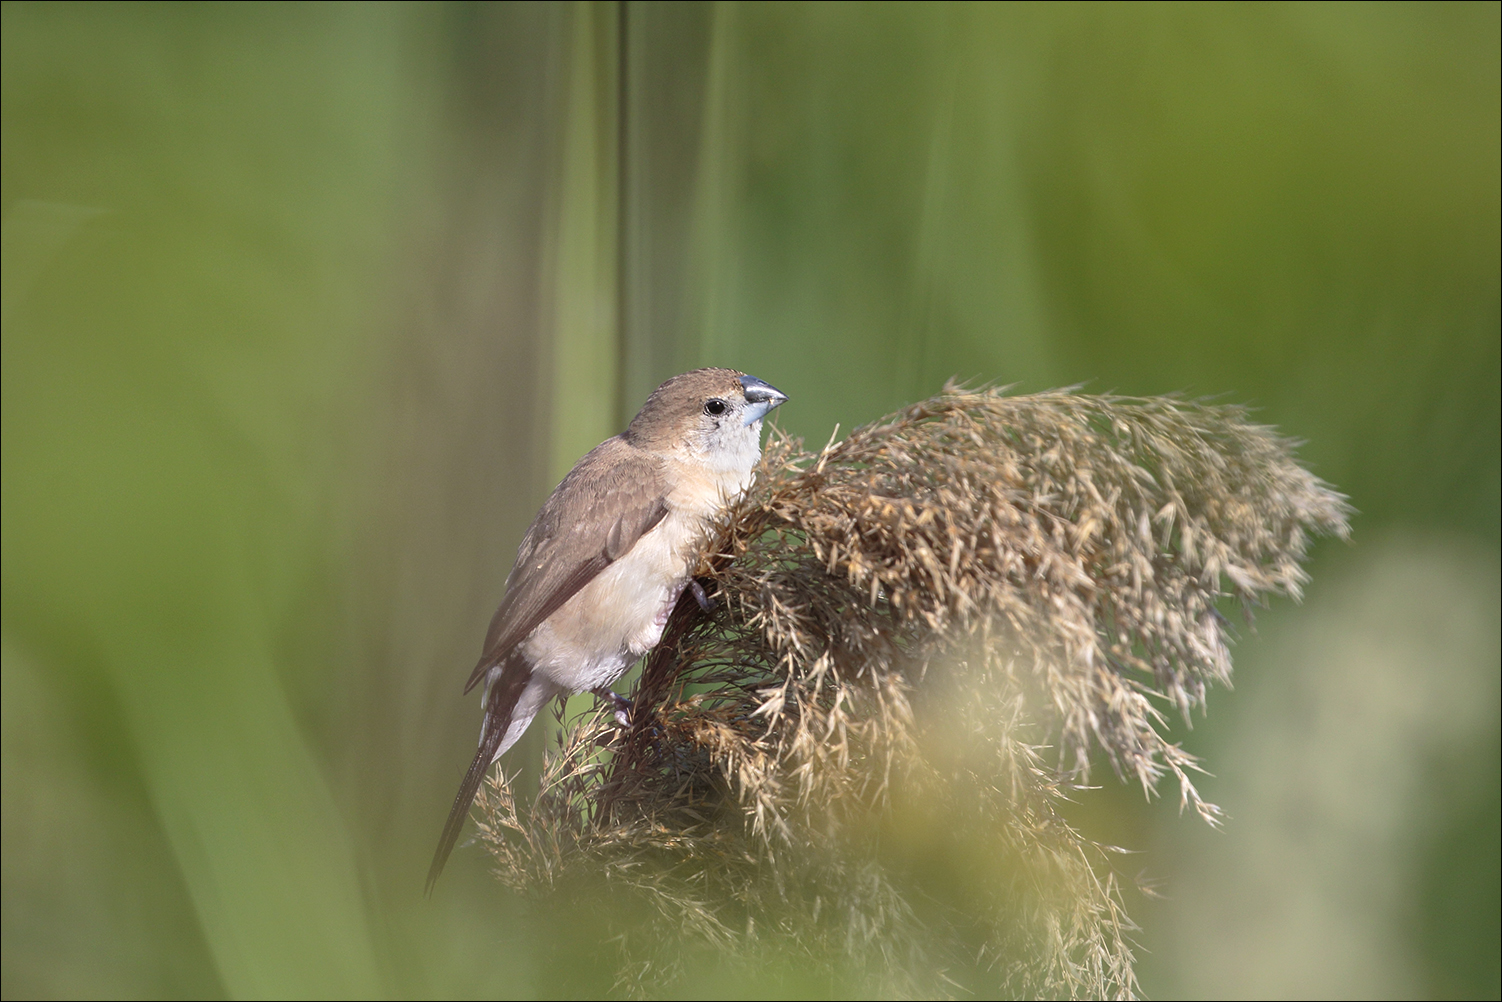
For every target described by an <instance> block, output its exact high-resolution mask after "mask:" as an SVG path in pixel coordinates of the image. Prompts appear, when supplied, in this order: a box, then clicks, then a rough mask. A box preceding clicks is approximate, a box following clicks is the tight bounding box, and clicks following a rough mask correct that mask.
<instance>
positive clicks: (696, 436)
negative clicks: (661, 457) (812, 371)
mask: <svg viewBox="0 0 1502 1002" xmlns="http://www.w3.org/2000/svg"><path fill="white" fill-rule="evenodd" d="M786 399H787V395H786V394H784V393H783V392H782V391H780V390H778V389H777V388H776V387H773V386H771V385H769V384H767V383H764V382H762V381H761V380H760V379H757V378H756V377H755V376H748V375H746V374H745V373H743V372H736V371H735V370H734V369H695V370H694V371H693V372H685V373H684V374H683V375H681V376H674V377H673V378H672V379H669V380H668V381H667V382H665V383H663V384H662V385H661V386H659V387H658V388H657V389H656V390H655V391H654V392H653V393H652V395H651V396H650V397H648V398H647V402H646V403H645V404H643V405H642V409H641V410H640V411H639V412H638V413H637V415H636V417H635V418H634V419H633V420H632V422H631V425H630V427H628V428H627V429H626V440H627V441H628V442H630V443H631V444H632V445H634V446H637V447H638V448H642V449H647V450H650V451H653V452H664V453H677V454H679V455H684V456H685V458H688V457H692V458H694V459H696V460H697V461H699V462H702V463H705V464H706V465H708V466H710V467H712V468H714V469H717V470H723V471H727V472H728V471H737V472H741V473H749V472H750V470H751V468H752V467H753V466H755V465H756V461H757V460H758V459H759V458H761V421H762V418H764V417H766V415H767V412H768V411H770V410H771V409H772V408H774V407H776V406H777V405H778V404H780V403H782V402H783V401H784V400H786Z"/></svg>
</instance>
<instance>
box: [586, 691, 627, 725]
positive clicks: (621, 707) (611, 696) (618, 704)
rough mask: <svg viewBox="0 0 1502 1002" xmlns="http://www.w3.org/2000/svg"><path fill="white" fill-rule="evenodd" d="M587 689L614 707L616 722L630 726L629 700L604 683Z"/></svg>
mask: <svg viewBox="0 0 1502 1002" xmlns="http://www.w3.org/2000/svg"><path fill="white" fill-rule="evenodd" d="M589 691H590V692H592V693H594V694H595V696H597V697H598V698H600V699H603V700H606V701H607V702H609V703H610V704H612V705H613V706H614V707H615V722H616V723H618V724H620V725H621V726H622V727H630V726H631V709H632V707H631V700H629V699H627V698H626V697H625V696H622V695H621V694H620V693H618V692H616V691H615V690H614V689H612V688H610V687H609V686H606V685H602V686H597V687H595V688H593V689H591V690H589Z"/></svg>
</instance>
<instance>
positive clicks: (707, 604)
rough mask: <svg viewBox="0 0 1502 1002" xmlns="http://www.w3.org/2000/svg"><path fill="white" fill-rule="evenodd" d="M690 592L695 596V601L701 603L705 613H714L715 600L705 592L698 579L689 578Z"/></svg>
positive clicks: (700, 605) (700, 606)
mask: <svg viewBox="0 0 1502 1002" xmlns="http://www.w3.org/2000/svg"><path fill="white" fill-rule="evenodd" d="M688 590H689V592H690V593H691V594H692V595H693V596H694V601H695V602H698V603H699V608H700V609H702V610H703V611H705V612H712V611H714V607H715V600H714V599H712V598H710V597H709V595H708V593H706V592H705V591H704V586H703V585H701V584H700V583H699V580H698V578H689V580H688Z"/></svg>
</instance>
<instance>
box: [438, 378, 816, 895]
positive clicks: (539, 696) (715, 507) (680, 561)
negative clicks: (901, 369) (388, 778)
mask: <svg viewBox="0 0 1502 1002" xmlns="http://www.w3.org/2000/svg"><path fill="white" fill-rule="evenodd" d="M786 399H787V397H786V395H784V394H783V393H781V392H780V391H778V390H777V389H775V388H773V387H772V386H769V385H768V384H766V383H764V382H762V381H761V380H760V379H757V378H756V377H755V376H748V375H745V374H744V373H740V372H735V371H734V370H731V369H696V370H694V371H693V372H686V373H684V374H683V375H681V376H674V377H673V378H672V379H669V380H668V381H667V382H665V383H663V384H662V385H661V386H659V387H658V388H657V390H656V391H655V392H654V393H653V394H652V395H651V396H650V397H648V398H647V402H646V403H645V404H644V405H643V406H642V409H641V411H640V412H639V413H638V414H637V415H636V417H635V418H634V419H633V420H632V422H631V424H630V426H629V427H628V428H627V429H626V430H625V431H624V432H622V433H621V434H619V435H617V436H615V437H614V438H610V439H606V440H605V441H604V442H602V443H600V444H599V445H598V446H596V447H595V448H594V449H593V450H592V451H591V452H590V453H589V454H588V455H587V456H585V457H584V458H583V459H581V460H579V462H578V463H577V464H575V466H574V468H573V469H572V470H570V471H569V474H568V476H566V477H564V478H563V482H562V483H560V484H559V485H558V486H557V488H555V489H554V491H553V494H552V496H551V497H549V498H548V500H547V502H546V503H545V504H544V505H543V506H542V510H541V511H539V512H538V513H537V517H536V518H534V519H533V520H532V525H531V527H530V528H528V529H527V534H526V535H525V536H523V537H522V543H521V546H520V547H519V548H518V549H517V553H516V563H515V565H513V566H512V568H511V574H510V575H509V576H508V577H507V578H506V594H505V597H503V598H502V599H501V606H500V608H499V609H497V610H496V611H495V616H494V617H493V618H492V619H491V620H490V630H489V632H488V633H487V634H486V635H485V649H484V653H483V654H481V655H480V661H479V663H478V664H476V665H475V670H474V672H472V673H471V674H470V676H469V683H468V685H466V686H465V688H464V691H465V692H469V691H470V690H471V689H473V688H474V687H475V686H476V685H477V684H479V683H480V681H481V680H484V682H485V690H484V693H485V694H484V698H483V700H482V701H481V702H482V705H483V706H484V708H485V720H484V722H483V724H482V725H481V727H480V749H479V751H478V752H476V753H475V758H474V761H473V762H471V763H470V766H469V771H468V772H467V773H465V776H464V782H463V783H461V784H460V785H459V795H458V796H456V797H455V798H454V806H453V808H452V809H451V810H450V811H449V816H448V821H447V822H446V823H445V824H444V826H443V836H442V838H441V839H440V840H439V842H438V851H437V852H435V853H434V854H433V865H432V867H431V868H430V869H429V870H428V890H429V891H431V890H432V889H433V884H434V882H435V881H437V879H438V875H439V874H440V873H442V872H443V865H444V863H445V862H447V860H448V857H449V853H451V852H452V851H453V849H454V845H455V843H456V842H458V840H459V833H460V831H461V830H462V829H463V828H464V819H465V817H466V816H467V815H468V814H469V805H470V803H471V802H473V800H474V798H475V793H476V792H477V791H478V790H479V789H480V783H481V782H482V781H483V779H484V778H485V772H486V770H487V769H489V768H490V764H491V763H492V762H494V761H495V760H496V759H498V758H500V757H501V755H502V753H504V752H505V751H506V749H508V748H510V747H511V746H512V745H514V744H515V743H516V741H517V739H518V738H520V737H521V736H522V734H523V732H525V731H526V729H527V725H528V724H530V723H531V722H532V718H533V717H534V716H536V715H537V711H538V710H540V709H542V707H543V706H544V705H545V704H546V703H547V701H548V700H549V699H551V698H553V697H554V696H557V695H561V694H565V693H576V692H583V691H584V690H586V689H589V690H592V691H594V692H596V693H597V694H599V695H600V696H602V697H604V698H610V699H613V700H614V701H616V704H617V708H618V709H617V712H618V713H620V712H621V708H622V707H624V706H625V705H627V704H626V703H625V700H623V699H622V698H621V697H619V696H617V695H615V694H614V693H612V692H610V690H609V688H608V687H609V686H610V684H611V683H613V682H614V681H615V680H616V679H618V678H620V677H621V675H622V674H623V673H624V672H625V671H626V669H627V668H629V667H630V666H631V665H632V664H633V663H635V662H636V660H637V659H638V658H640V657H641V656H642V655H643V654H645V653H646V652H647V651H649V650H651V649H652V648H653V647H654V646H656V644H657V641H658V640H660V639H662V631H663V628H664V627H665V626H666V625H667V621H668V615H669V613H671V612H672V611H673V606H674V605H675V604H677V601H678V596H679V595H681V594H683V590H684V588H686V587H687V588H692V589H693V591H694V596H695V598H697V599H698V600H699V602H700V604H701V605H707V603H708V600H707V598H706V597H705V596H704V593H703V591H702V589H700V588H699V587H698V583H697V582H694V581H692V579H691V576H690V572H691V571H692V569H693V567H694V565H695V564H696V563H697V562H698V559H699V556H700V552H701V550H702V548H703V546H704V544H705V542H706V541H707V540H706V537H707V533H708V530H709V528H710V527H711V526H712V524H713V523H714V521H715V519H716V518H718V517H719V516H720V515H721V514H722V513H723V512H724V511H725V510H726V508H728V507H729V506H730V505H731V504H732V503H733V502H734V501H735V500H736V499H737V498H739V497H740V496H741V494H742V493H744V491H745V490H746V488H747V487H749V486H750V485H751V480H752V470H753V468H754V467H755V466H756V463H757V460H759V459H760V458H761V422H762V418H764V417H765V416H766V415H767V412H768V411H770V410H771V409H772V408H774V407H776V406H777V405H778V404H780V403H782V402H783V401H784V400H786Z"/></svg>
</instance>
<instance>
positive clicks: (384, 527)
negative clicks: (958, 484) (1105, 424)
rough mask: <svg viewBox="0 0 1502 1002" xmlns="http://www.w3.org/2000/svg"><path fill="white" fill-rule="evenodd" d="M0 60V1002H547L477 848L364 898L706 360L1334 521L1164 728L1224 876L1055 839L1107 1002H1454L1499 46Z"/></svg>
mask: <svg viewBox="0 0 1502 1002" xmlns="http://www.w3.org/2000/svg"><path fill="white" fill-rule="evenodd" d="M0 27H3V33H0V46H3V121H0V129H3V147H0V149H3V192H0V194H3V214H4V215H3V219H4V239H3V335H4V336H3V342H4V357H3V379H4V386H3V408H4V411H3V435H4V439H3V489H4V498H3V630H4V634H3V656H4V662H3V664H4V692H3V708H4V721H3V739H4V810H3V816H4V833H3V845H4V854H3V855H4V873H3V886H4V926H3V935H4V939H3V958H4V960H3V986H0V989H3V994H4V996H5V997H7V998H12V997H17V998H19V997H52V996H87V995H100V996H110V997H115V996H122V997H123V996H198V995H207V996H239V997H246V996H291V995H314V996H352V995H361V994H366V993H369V994H372V995H377V996H388V995H391V996H440V995H454V996H471V995H549V994H558V993H561V992H565V991H569V990H573V989H570V988H569V986H570V985H575V984H577V983H578V982H577V977H578V972H576V971H569V970H565V969H564V967H565V966H566V962H560V960H559V958H560V956H562V957H567V956H568V948H567V947H568V944H566V943H565V944H562V947H563V948H562V949H560V944H558V943H557V942H552V941H550V937H553V936H556V929H555V930H554V932H552V933H549V932H546V931H545V930H547V929H548V928H550V927H549V926H548V925H547V924H546V923H545V922H544V923H538V922H536V921H534V918H533V917H531V916H529V914H528V912H527V911H526V910H525V908H524V907H523V906H522V905H520V904H519V903H518V902H517V901H515V900H513V899H512V898H510V897H508V896H507V894H506V893H504V892H503V891H502V890H501V889H500V887H499V886H498V885H497V884H495V882H494V881H492V880H489V879H488V878H487V877H486V875H485V863H484V860H483V858H482V854H481V852H480V851H479V850H478V849H476V848H473V847H471V848H469V849H464V850H461V851H460V852H459V853H458V854H457V855H456V858H455V860H454V862H453V863H452V864H451V865H450V868H449V872H448V873H446V874H445V877H444V880H443V881H442V882H441V884H440V885H439V888H438V890H437V892H436V894H435V895H434V897H433V898H432V899H431V900H424V899H423V897H422V883H423V876H424V873H425V869H426V866H427V861H428V857H429V854H430V853H431V851H432V847H433V845H434V842H435V839H436V838H437V835H438V831H439V828H440V825H441V822H442V818H443V815H444V812H445V810H446V808H447V805H448V802H449V799H450V798H451V797H452V795H453V791H454V789H455V788H456V784H457V781H458V777H459V775H460V772H461V770H462V768H463V766H464V765H465V764H466V763H467V762H468V759H469V756H470V754H471V753H472V748H473V745H474V740H475V736H476V733H477V727H478V719H479V714H478V707H477V705H476V704H475V701H474V700H473V699H471V698H469V697H461V696H460V687H461V685H462V682H463V678H464V675H465V673H466V671H467V670H468V668H469V665H470V663H471V659H472V657H473V656H474V654H475V652H476V651H477V650H478V648H479V643H480V640H481V638H482V636H483V632H484V627H485V623H486V622H487V620H488V617H489V614H490V612H491V611H492V609H493V607H494V604H495V603H496V601H497V600H498V598H499V596H500V592H501V588H502V583H503V581H504V578H505V574H506V572H507V570H508V569H509V567H510V563H511V559H512V557H513V555H514V553H515V547H516V544H517V542H518V541H519V538H520V535H521V532H522V530H523V529H524V528H525V526H526V524H527V522H528V520H529V519H530V517H531V514H532V513H533V512H534V511H535V510H536V508H537V506H538V505H539V504H540V503H541V501H542V499H543V498H544V497H545V496H546V494H547V492H548V490H549V489H550V488H551V485H552V484H553V483H554V482H556V479H557V478H558V477H559V476H560V475H561V473H562V472H563V471H565V470H566V469H567V468H568V467H569V465H571V464H572V462H573V460H574V459H575V458H577V457H578V456H579V455H580V454H582V453H583V452H584V451H585V450H586V449H588V448H589V447H590V446H592V445H593V444H594V443H595V442H597V441H598V440H600V439H601V438H603V437H605V436H606V435H609V434H612V433H614V432H615V431H618V430H619V429H620V427H621V426H622V424H623V422H624V421H625V420H626V419H627V418H628V417H629V415H630V414H631V413H632V412H633V411H634V409H635V407H636V406H637V405H638V404H639V403H640V401H641V400H643V399H644V398H645V396H646V394H647V393H648V392H649V391H650V390H651V388H652V387H653V386H655V385H656V384H657V383H658V382H659V381H661V380H662V379H664V378H666V377H667V376H670V375H672V374H674V373H676V372H679V371H682V370H684V369H688V368H692V367H694V366H697V365H706V364H716V365H728V366H734V367H736V368H740V369H743V370H746V371H749V372H752V373H755V374H756V375H758V376H760V377H762V378H764V379H767V380H768V381H770V382H772V383H773V384H775V385H777V386H778V387H780V388H781V389H783V390H784V391H785V392H787V393H788V394H789V395H790V397H791V400H790V402H789V403H788V404H787V405H786V406H785V407H784V408H782V410H781V411H780V412H779V421H780V423H781V425H782V426H783V427H784V428H786V429H788V430H790V431H792V432H794V433H795V434H799V435H804V436H806V437H807V438H809V439H810V440H817V442H818V443H819V444H822V442H823V441H824V440H825V439H826V438H827V437H828V436H829V434H830V432H831V430H832V429H833V427H834V425H835V424H836V422H838V423H839V424H840V425H841V427H843V428H846V429H848V428H850V427H852V426H853V425H855V424H859V423H861V422H864V421H867V420H870V419H872V418H874V417H877V416H879V415H881V414H883V413H885V412H888V411H890V410H892V409H894V408H896V407H898V406H900V405H902V404H904V403H907V402H911V401H913V400H916V399H919V398H922V397H924V396H927V395H929V394H931V393H933V392H935V391H937V390H938V389H939V387H940V386H941V385H942V383H943V382H944V380H945V379H946V378H948V377H950V376H956V375H957V376H959V377H961V378H964V379H970V380H976V381H995V382H1001V383H1015V384H1018V386H1019V388H1020V389H1022V390H1036V389H1043V388H1048V387H1053V386H1059V385H1066V384H1076V383H1078V384H1084V385H1085V387H1086V388H1087V389H1089V390H1095V391H1119V392H1124V393H1133V394H1155V393H1168V392H1184V393H1188V394H1193V395H1213V396H1216V397H1218V398H1220V399H1224V400H1231V401H1238V402H1246V403H1250V404H1252V405H1254V406H1255V407H1257V408H1258V412H1257V413H1258V416H1259V418H1260V419H1262V420H1265V421H1267V422H1269V423H1273V424H1276V425H1278V426H1279V427H1280V428H1281V429H1283V430H1284V432H1285V433H1287V434H1290V435H1293V436H1297V437H1299V438H1301V439H1304V440H1306V441H1307V445H1306V446H1305V447H1304V448H1303V450H1302V455H1303V457H1304V458H1305V459H1306V461H1307V462H1308V463H1309V464H1310V465H1311V466H1312V468H1313V469H1314V470H1315V471H1316V472H1317V473H1318V474H1319V475H1321V476H1322V477H1324V478H1326V479H1327V480H1329V481H1331V482H1332V483H1334V484H1335V485H1337V486H1338V487H1339V488H1341V489H1342V490H1344V491H1346V492H1348V493H1349V494H1350V496H1351V498H1352V501H1353V503H1354V504H1355V505H1356V507H1357V508H1358V509H1360V512H1361V514H1360V516H1359V517H1358V518H1357V520H1356V522H1355V536H1354V541H1353V543H1352V544H1351V545H1350V546H1343V545H1340V544H1321V546H1320V547H1319V548H1318V549H1317V550H1316V553H1315V559H1314V561H1313V564H1312V567H1311V571H1312V573H1313V579H1314V580H1313V584H1312V586H1311V588H1310V589H1309V593H1308V597H1307V600H1306V602H1305V603H1304V604H1303V605H1302V606H1294V605H1292V604H1291V603H1282V604H1278V605H1275V606H1274V607H1273V608H1272V609H1270V610H1269V611H1268V612H1267V613H1266V614H1265V615H1264V616H1262V617H1261V618H1260V619H1259V622H1258V628H1257V629H1256V631H1254V632H1249V633H1247V634H1246V635H1244V636H1243V637H1242V639H1241V642H1240V644H1239V645H1238V648H1237V651H1236V673H1237V674H1236V677H1237V689H1236V691H1235V692H1224V691H1222V692H1216V693H1214V694H1212V696H1211V700H1210V714H1209V716H1208V718H1206V719H1204V720H1202V721H1201V720H1196V721H1195V727H1194V728H1193V730H1192V731H1191V730H1187V729H1183V728H1182V727H1181V730H1182V731H1183V734H1182V737H1183V738H1184V740H1186V741H1187V742H1188V744H1189V746H1190V747H1191V748H1193V749H1194V750H1196V751H1199V752H1201V753H1202V754H1204V755H1205V756H1207V758H1208V762H1209V767H1210V769H1211V771H1212V772H1214V773H1215V778H1214V779H1211V780H1208V781H1207V782H1206V783H1205V785H1204V787H1203V788H1202V789H1203V790H1204V792H1205V793H1206V795H1207V796H1209V797H1210V798H1211V799H1214V800H1216V801H1217V802H1219V803H1220V804H1222V805H1223V806H1224V807H1225V808H1226V809H1227V811H1228V812H1229V814H1230V816H1231V821H1230V823H1229V824H1228V826H1227V828H1226V830H1225V831H1224V832H1214V831H1211V830H1209V829H1208V828H1207V827H1205V826H1204V825H1203V824H1201V823H1200V822H1199V821H1197V820H1195V819H1193V818H1192V817H1183V818H1181V817H1179V816H1178V815H1177V814H1176V812H1175V810H1174V804H1173V803H1172V802H1171V800H1170V802H1168V803H1163V802H1157V803H1154V804H1152V805H1145V804H1144V803H1143V802H1142V796H1141V792H1140V791H1138V790H1133V789H1130V788H1126V787H1123V786H1121V785H1120V784H1118V783H1116V781H1115V780H1114V779H1111V778H1110V776H1109V771H1108V770H1107V771H1104V772H1102V774H1101V775H1102V780H1101V781H1102V783H1103V786H1102V789H1100V790H1098V791H1094V792H1092V793H1090V794H1087V795H1084V796H1082V797H1081V800H1080V803H1079V804H1078V805H1077V808H1076V809H1075V813H1076V815H1077V817H1076V820H1077V821H1078V823H1079V824H1080V825H1082V826H1083V827H1084V828H1085V829H1086V831H1087V832H1088V833H1090V834H1092V835H1094V836H1096V837H1098V838H1102V839H1104V840H1107V841H1110V842H1113V843H1116V844H1121V845H1126V846H1129V847H1131V848H1135V849H1139V850H1142V852H1141V853H1140V854H1139V855H1137V856H1132V857H1127V858H1126V860H1127V861H1126V862H1125V863H1124V864H1122V872H1123V873H1124V874H1125V875H1127V876H1129V877H1136V876H1138V874H1139V871H1140V874H1141V875H1142V876H1143V878H1144V879H1145V880H1147V881H1150V882H1152V884H1153V885H1154V886H1156V888H1157V890H1158V893H1159V895H1161V896H1160V897H1151V896H1144V895H1141V894H1139V893H1137V892H1136V891H1131V892H1129V897H1128V902H1127V903H1128V907H1129V910H1130V911H1131V912H1132V914H1133V916H1134V917H1135V918H1136V919H1137V920H1138V921H1139V923H1140V924H1141V925H1142V927H1143V929H1142V931H1141V933H1140V934H1139V935H1138V941H1139V942H1140V943H1141V944H1142V945H1143V947H1144V951H1143V952H1142V953H1141V955H1140V963H1141V966H1140V968H1139V973H1140V976H1141V978H1142V984H1143V988H1144V990H1145V991H1146V993H1147V994H1149V995H1153V996H1157V997H1174V996H1193V995H1211V996H1259V995H1265V996H1272V997H1326V996H1359V995H1373V996H1390V997H1478V998H1481V997H1493V998H1495V997H1496V996H1497V994H1498V993H1499V945H1498V944H1499V940H1502V934H1499V918H1498V916H1499V911H1502V908H1499V890H1498V888H1499V852H1502V850H1499V834H1498V831H1499V826H1498V817H1499V785H1502V783H1499V758H1502V751H1499V738H1498V734H1499V724H1498V719H1499V711H1498V706H1499V695H1498V675H1499V653H1498V652H1499V647H1498V644H1499V626H1498V606H1499V595H1498V577H1499V469H1502V463H1499V426H1502V416H1499V381H1502V376H1499V341H1502V334H1499V302H1502V298H1499V119H1502V109H1499V6H1498V5H1497V4H1495V3H1477V4H1439V3H1425V4H1382V5H1368V4H1354V3H1350V4H1307V5H1296V6H1287V5H1272V4H1267V5H1239V4H1235V5H1203V6H1201V5H1194V6H1191V5H1161V6H1160V5H1121V6H1117V5H1106V4H1089V5H1074V4H1050V5H1038V6H1034V5H1016V6H1011V5H1008V6H1000V5H996V6H991V5H946V4H922V5H918V4H914V5H906V4H880V5H869V6H866V5H856V4H800V5H780V4H766V5H761V4H754V5H753V4H732V3H721V4H713V5H710V4H705V5H687V4H683V5H676V4H667V3H644V2H632V3H629V4H624V5H622V4H614V3H560V4H537V5H525V6H524V5H494V6H491V5H470V4H415V5H406V4H389V5H388V4H382V5H327V6H324V5H309V6H304V5H289V6H281V5H270V4H266V5H243V6H242V5H232V4H223V5H211V6H210V5H206V6H194V5H186V4H170V5H168V4H139V5H114V4H111V5H99V6H95V5H85V4H67V5H62V4H59V5H49V4H29V3H6V4H5V5H4V6H3V25H0ZM543 730H544V728H540V727H539V728H534V734H533V735H532V736H531V747H530V748H529V749H527V750H525V751H523V752H521V753H520V754H519V756H518V757H519V758H525V757H526V756H528V755H530V756H531V757H532V761H533V762H534V764H535V761H536V760H537V757H538V756H539V755H540V751H539V749H540V742H541V740H542V737H543V734H542V732H543ZM700 976H702V979H703V980H702V982H701V986H702V987H705V988H707V989H709V990H711V991H714V992H716V993H720V994H735V993H736V992H738V991H750V990H751V989H750V987H748V986H745V985H739V986H737V985H733V984H726V983H724V982H721V981H717V980H715V978H716V976H715V974H714V972H710V971H706V972H702V975H692V974H691V983H692V978H693V977H700ZM824 990H826V991H828V990H829V989H828V987H827V986H826V988H825V989H824ZM834 991H835V993H836V994H838V993H839V988H838V986H835V989H834Z"/></svg>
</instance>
